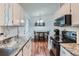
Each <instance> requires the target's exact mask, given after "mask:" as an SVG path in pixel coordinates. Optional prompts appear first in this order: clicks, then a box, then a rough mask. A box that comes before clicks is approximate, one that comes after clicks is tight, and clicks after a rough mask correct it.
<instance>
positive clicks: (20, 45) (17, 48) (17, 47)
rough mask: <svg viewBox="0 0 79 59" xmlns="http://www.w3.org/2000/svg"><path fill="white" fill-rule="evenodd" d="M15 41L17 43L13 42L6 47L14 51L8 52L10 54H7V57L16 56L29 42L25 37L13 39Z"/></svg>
mask: <svg viewBox="0 0 79 59" xmlns="http://www.w3.org/2000/svg"><path fill="white" fill-rule="evenodd" d="M15 39H17V43H15V41H13V42H11V43H9V45H10V46H9V45H8V46H9V47H10V48H12V49H14V50H13V51H11V52H10V54H8V56H16V55H17V54H18V53H19V51H20V50H21V49H22V48H23V47H24V45H25V44H26V43H27V42H28V41H29V40H27V39H26V38H25V37H19V38H15ZM11 46H12V47H11ZM4 47H5V46H4ZM0 48H3V47H0ZM5 48H7V47H5ZM4 53H5V52H4Z"/></svg>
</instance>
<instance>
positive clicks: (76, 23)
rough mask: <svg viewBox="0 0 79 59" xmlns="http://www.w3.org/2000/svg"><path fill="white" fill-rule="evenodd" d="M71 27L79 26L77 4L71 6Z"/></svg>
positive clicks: (78, 6)
mask: <svg viewBox="0 0 79 59" xmlns="http://www.w3.org/2000/svg"><path fill="white" fill-rule="evenodd" d="M71 14H72V26H79V3H72V4H71Z"/></svg>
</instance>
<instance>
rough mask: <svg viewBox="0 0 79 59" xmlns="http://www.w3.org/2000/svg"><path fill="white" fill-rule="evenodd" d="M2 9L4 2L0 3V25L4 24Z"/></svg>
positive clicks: (3, 8)
mask: <svg viewBox="0 0 79 59" xmlns="http://www.w3.org/2000/svg"><path fill="white" fill-rule="evenodd" d="M4 10H5V6H4V4H3V3H0V25H3V24H4Z"/></svg>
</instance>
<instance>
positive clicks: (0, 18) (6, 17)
mask: <svg viewBox="0 0 79 59" xmlns="http://www.w3.org/2000/svg"><path fill="white" fill-rule="evenodd" d="M23 16H24V10H23V8H22V7H21V6H20V5H19V4H17V3H9V4H8V3H2V4H1V3H0V26H21V22H24V18H23Z"/></svg>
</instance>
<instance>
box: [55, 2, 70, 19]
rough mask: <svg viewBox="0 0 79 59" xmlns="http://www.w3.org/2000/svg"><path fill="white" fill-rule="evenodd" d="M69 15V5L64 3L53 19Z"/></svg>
mask: <svg viewBox="0 0 79 59" xmlns="http://www.w3.org/2000/svg"><path fill="white" fill-rule="evenodd" d="M67 14H70V4H69V3H66V4H64V5H63V6H62V7H61V8H60V9H59V10H58V11H57V12H56V13H55V16H54V19H57V18H59V17H61V16H63V15H67Z"/></svg>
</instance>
